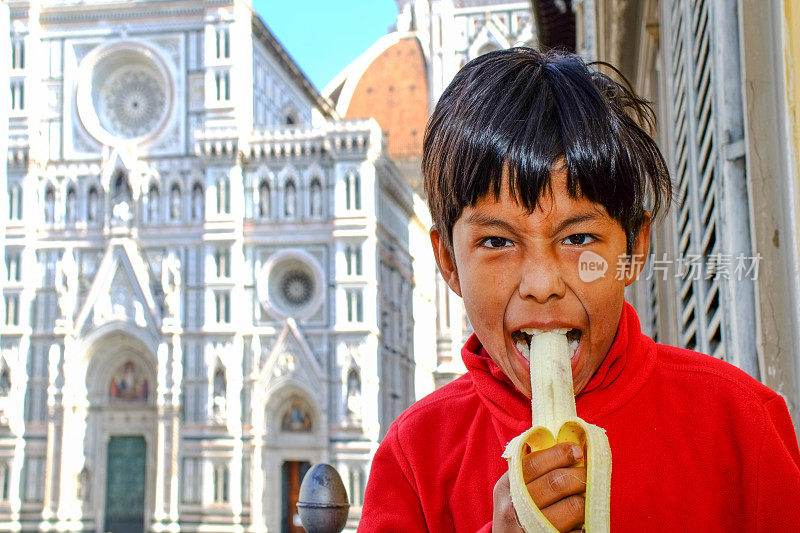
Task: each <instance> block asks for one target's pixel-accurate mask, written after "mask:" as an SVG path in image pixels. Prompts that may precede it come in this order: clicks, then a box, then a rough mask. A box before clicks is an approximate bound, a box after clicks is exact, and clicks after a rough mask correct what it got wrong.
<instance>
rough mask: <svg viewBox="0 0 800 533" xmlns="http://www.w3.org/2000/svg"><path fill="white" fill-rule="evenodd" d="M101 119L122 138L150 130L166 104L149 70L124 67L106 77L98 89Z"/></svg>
mask: <svg viewBox="0 0 800 533" xmlns="http://www.w3.org/2000/svg"><path fill="white" fill-rule="evenodd" d="M100 100H101V102H100V104H101V107H102V108H103V109H101V110H100V111H104V113H103V112H101V113H100V122H101V124H102V125H103V126H104V127H105V129H106V130H108V131H110V132H113V133H115V134H117V135H118V136H119V137H122V138H125V139H133V138H135V137H140V136H142V135H146V134H147V133H150V132H151V131H152V130H153V129H154V128H155V127H156V126H157V125H158V123H159V122H160V120H161V117H162V116H163V114H164V110H165V108H166V106H167V103H166V95H165V94H164V89H163V87H162V86H161V84H159V82H158V80H156V79H155V77H153V76H152V75H151V74H150V73H148V72H147V71H145V70H142V69H130V70H128V69H126V70H124V71H122V72H118V73H116V75H115V76H114V77H113V78H112V79H111V80H108V82H107V83H105V84H104V86H103V90H102V91H101V92H100Z"/></svg>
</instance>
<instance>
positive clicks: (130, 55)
mask: <svg viewBox="0 0 800 533" xmlns="http://www.w3.org/2000/svg"><path fill="white" fill-rule="evenodd" d="M80 68H81V71H80V81H79V85H78V93H77V104H78V114H79V116H80V118H81V122H82V123H83V125H84V127H85V128H86V130H87V131H88V132H89V133H90V134H91V135H92V136H93V137H94V138H96V139H97V140H98V141H100V142H102V143H104V144H109V145H115V144H117V143H118V142H119V141H124V142H126V143H127V142H131V141H133V142H136V143H142V142H149V141H152V140H153V139H154V138H156V137H157V136H158V135H160V134H162V133H163V132H164V131H165V128H166V126H167V123H168V121H169V119H170V116H171V115H172V111H173V107H174V102H173V100H174V98H173V96H174V83H173V75H172V74H170V70H169V68H168V66H167V63H166V62H165V61H164V60H163V59H162V58H161V56H160V55H159V54H158V53H157V52H156V51H155V50H153V49H151V48H149V47H148V46H146V45H145V44H143V43H133V42H129V43H114V44H111V45H108V46H105V47H99V48H97V49H96V50H94V51H93V52H92V53H90V54H89V55H88V56H87V57H86V58H85V59H84V60H83V61H82V62H81V67H80Z"/></svg>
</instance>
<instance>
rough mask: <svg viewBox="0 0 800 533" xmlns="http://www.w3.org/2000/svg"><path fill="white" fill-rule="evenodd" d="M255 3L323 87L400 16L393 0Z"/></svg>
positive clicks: (272, 0)
mask: <svg viewBox="0 0 800 533" xmlns="http://www.w3.org/2000/svg"><path fill="white" fill-rule="evenodd" d="M253 8H254V9H255V10H256V11H257V12H258V13H259V14H260V15H261V18H262V19H264V22H266V23H267V26H269V28H270V29H271V30H272V33H274V34H275V36H276V37H277V38H278V39H279V40H280V41H281V43H282V44H283V47H284V48H286V50H288V52H289V54H290V55H291V56H292V57H293V58H294V60H295V61H296V62H297V64H298V65H300V68H302V69H303V72H305V73H306V76H308V78H309V79H310V80H311V82H312V83H313V84H314V85H315V86H316V87H317V89H319V90H320V91H322V89H323V88H324V87H325V85H326V84H327V83H328V82H329V81H331V80H332V79H333V77H334V76H336V74H338V73H339V71H341V70H342V69H343V68H344V67H346V66H347V65H349V64H350V62H351V61H352V60H354V59H355V58H357V57H358V56H359V55H361V53H363V52H364V51H365V50H366V49H367V48H369V46H370V45H371V44H372V43H374V42H375V41H376V40H377V39H378V38H380V37H381V36H383V35H386V33H387V32H388V29H389V27H390V26H392V25H394V23H395V22H396V20H397V4H396V3H395V0H290V1H286V0H253Z"/></svg>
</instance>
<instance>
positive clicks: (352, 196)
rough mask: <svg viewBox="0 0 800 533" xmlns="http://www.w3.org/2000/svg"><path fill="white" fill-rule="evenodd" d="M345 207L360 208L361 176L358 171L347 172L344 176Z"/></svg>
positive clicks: (349, 208) (348, 208) (350, 208)
mask: <svg viewBox="0 0 800 533" xmlns="http://www.w3.org/2000/svg"><path fill="white" fill-rule="evenodd" d="M345 208H346V209H347V210H353V209H355V210H358V209H361V177H360V176H359V175H358V172H348V173H347V175H346V176H345Z"/></svg>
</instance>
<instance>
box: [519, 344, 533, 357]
mask: <svg viewBox="0 0 800 533" xmlns="http://www.w3.org/2000/svg"><path fill="white" fill-rule="evenodd" d="M517 350H519V353H521V354H522V355H523V356H525V359H527V360H528V361H530V360H531V350H530V347H529V345H528V344H526V343H525V342H522V341H517Z"/></svg>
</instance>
